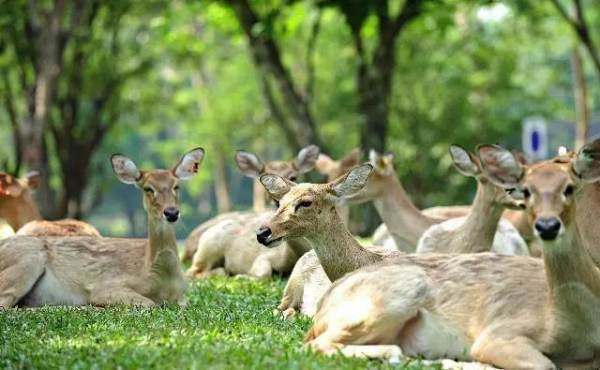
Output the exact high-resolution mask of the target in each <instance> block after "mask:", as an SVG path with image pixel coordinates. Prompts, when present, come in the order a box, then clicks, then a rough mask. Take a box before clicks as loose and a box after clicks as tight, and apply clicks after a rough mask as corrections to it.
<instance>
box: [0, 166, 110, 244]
mask: <svg viewBox="0 0 600 370" xmlns="http://www.w3.org/2000/svg"><path fill="white" fill-rule="evenodd" d="M39 182H40V175H39V174H38V173H37V172H30V173H28V174H27V175H26V176H25V177H23V178H16V177H13V176H11V175H9V174H7V173H4V172H0V218H3V219H5V220H6V222H7V223H8V224H9V225H10V226H11V227H12V229H13V230H14V231H15V232H16V234H17V235H23V236H74V235H79V236H96V237H99V236H100V233H99V232H98V230H96V228H95V227H93V226H92V225H90V224H88V223H85V222H82V221H78V220H72V219H64V220H58V221H43V220H42V217H41V215H40V212H39V210H38V208H37V206H36V205H35V202H34V201H33V197H32V192H33V191H34V190H35V189H37V187H38V185H39Z"/></svg>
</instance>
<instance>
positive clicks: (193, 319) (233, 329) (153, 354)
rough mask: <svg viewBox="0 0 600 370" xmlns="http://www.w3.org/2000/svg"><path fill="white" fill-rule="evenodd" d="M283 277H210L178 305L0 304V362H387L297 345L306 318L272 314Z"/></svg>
mask: <svg viewBox="0 0 600 370" xmlns="http://www.w3.org/2000/svg"><path fill="white" fill-rule="evenodd" d="M284 284H285V282H284V281H282V280H279V279H275V280H271V281H249V280H245V279H233V278H213V279H209V280H205V281H201V282H199V283H195V284H194V285H193V286H192V288H191V289H190V292H189V303H188V305H187V306H186V307H179V306H174V305H173V306H167V307H160V308H156V309H152V310H145V309H137V308H126V307H112V308H107V309H101V308H94V307H84V308H63V307H49V308H40V309H31V310H27V309H14V310H5V311H0V369H30V368H69V369H90V368H96V369H116V368H124V369H131V368H134V369H135V368H164V369H171V368H186V369H188V368H191V369H207V368H208V369H240V368H248V369H364V368H372V369H388V368H395V369H398V368H406V369H421V368H423V367H422V366H420V365H419V364H418V363H417V362H412V363H409V364H404V365H402V366H392V365H389V364H387V363H383V362H379V361H367V360H357V359H347V358H343V357H341V356H334V357H325V356H322V355H317V354H314V353H307V352H304V351H302V349H301V344H302V338H303V336H304V333H305V331H306V329H307V328H308V327H309V325H310V320H308V319H306V318H301V319H297V320H293V321H283V320H281V318H280V317H278V316H275V315H273V313H272V311H273V308H274V307H275V306H276V304H277V302H278V300H279V297H280V296H281V291H282V289H283V286H284Z"/></svg>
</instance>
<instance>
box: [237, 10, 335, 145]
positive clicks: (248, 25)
mask: <svg viewBox="0 0 600 370" xmlns="http://www.w3.org/2000/svg"><path fill="white" fill-rule="evenodd" d="M227 3H229V5H230V6H231V7H232V9H233V11H234V12H235V15H236V17H237V18H238V21H239V22H240V26H241V27H242V29H243V31H244V33H245V34H246V37H247V39H248V45H249V47H250V51H251V54H252V58H253V61H254V64H255V65H256V67H257V68H258V70H259V73H261V74H263V75H264V77H265V80H264V81H263V82H262V84H263V86H262V90H263V93H268V94H269V95H270V96H266V99H267V100H268V103H269V106H270V109H271V110H273V105H274V104H277V101H276V99H275V96H274V94H272V91H269V88H270V87H269V85H268V83H269V81H268V78H269V77H271V78H273V80H274V82H275V84H276V86H277V87H278V92H279V94H280V95H281V100H282V101H283V105H284V106H285V112H286V113H287V114H286V115H285V116H284V115H283V114H282V112H283V109H278V111H275V112H273V114H274V117H275V118H276V122H277V123H278V124H279V125H280V126H282V129H283V130H284V131H287V132H286V136H287V138H288V141H289V144H290V146H293V147H295V149H296V150H299V149H300V148H301V147H304V146H306V145H309V144H315V145H318V146H319V147H321V149H322V150H324V149H325V148H324V143H323V141H322V140H321V138H320V136H319V133H318V130H317V126H316V124H315V122H314V119H313V117H312V114H311V112H310V107H309V104H308V102H307V101H306V99H305V98H304V96H303V95H302V94H301V93H300V92H299V89H298V88H297V86H296V85H295V84H294V81H293V79H292V76H291V74H290V73H289V71H288V70H287V69H286V68H285V66H284V65H283V62H282V58H281V52H280V50H279V46H278V45H277V42H276V41H275V39H274V38H273V36H272V35H270V34H269V33H268V31H263V32H256V30H257V29H258V28H259V27H257V26H260V25H261V24H262V25H264V24H265V23H266V21H265V20H261V19H259V15H258V14H257V13H256V12H255V11H254V9H252V7H251V5H250V4H249V2H248V1H247V0H227ZM284 120H286V121H289V122H285V121H284ZM290 136H294V137H295V138H296V139H294V140H291V139H290ZM296 146H299V147H296Z"/></svg>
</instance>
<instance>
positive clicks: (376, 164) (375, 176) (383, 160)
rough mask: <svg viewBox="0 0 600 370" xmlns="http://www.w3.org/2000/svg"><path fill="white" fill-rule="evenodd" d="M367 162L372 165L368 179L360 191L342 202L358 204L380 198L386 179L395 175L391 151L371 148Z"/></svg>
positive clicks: (385, 185)
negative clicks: (386, 151)
mask: <svg viewBox="0 0 600 370" xmlns="http://www.w3.org/2000/svg"><path fill="white" fill-rule="evenodd" d="M369 164H370V165H371V167H373V171H372V173H371V176H370V177H369V181H367V183H366V184H365V186H364V187H363V188H362V190H361V191H359V192H357V193H354V194H352V195H350V196H348V197H346V198H344V199H343V202H344V203H348V204H358V203H364V202H368V201H371V200H374V199H377V198H380V197H381V196H382V195H383V193H384V192H385V191H386V190H387V189H388V180H389V179H391V178H393V177H395V176H396V172H395V171H394V155H393V154H392V153H386V154H380V153H377V152H376V151H375V150H371V151H370V152H369Z"/></svg>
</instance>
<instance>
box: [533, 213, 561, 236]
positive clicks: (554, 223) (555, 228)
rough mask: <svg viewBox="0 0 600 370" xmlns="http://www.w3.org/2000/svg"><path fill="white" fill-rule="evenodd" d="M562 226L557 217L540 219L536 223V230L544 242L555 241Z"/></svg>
mask: <svg viewBox="0 0 600 370" xmlns="http://www.w3.org/2000/svg"><path fill="white" fill-rule="evenodd" d="M561 226H562V224H561V222H560V220H559V219H558V218H556V217H548V218H539V219H538V220H537V221H535V229H536V230H537V232H538V234H540V237H541V238H542V239H544V240H554V239H556V236H557V235H558V232H559V231H560V228H561Z"/></svg>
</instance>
